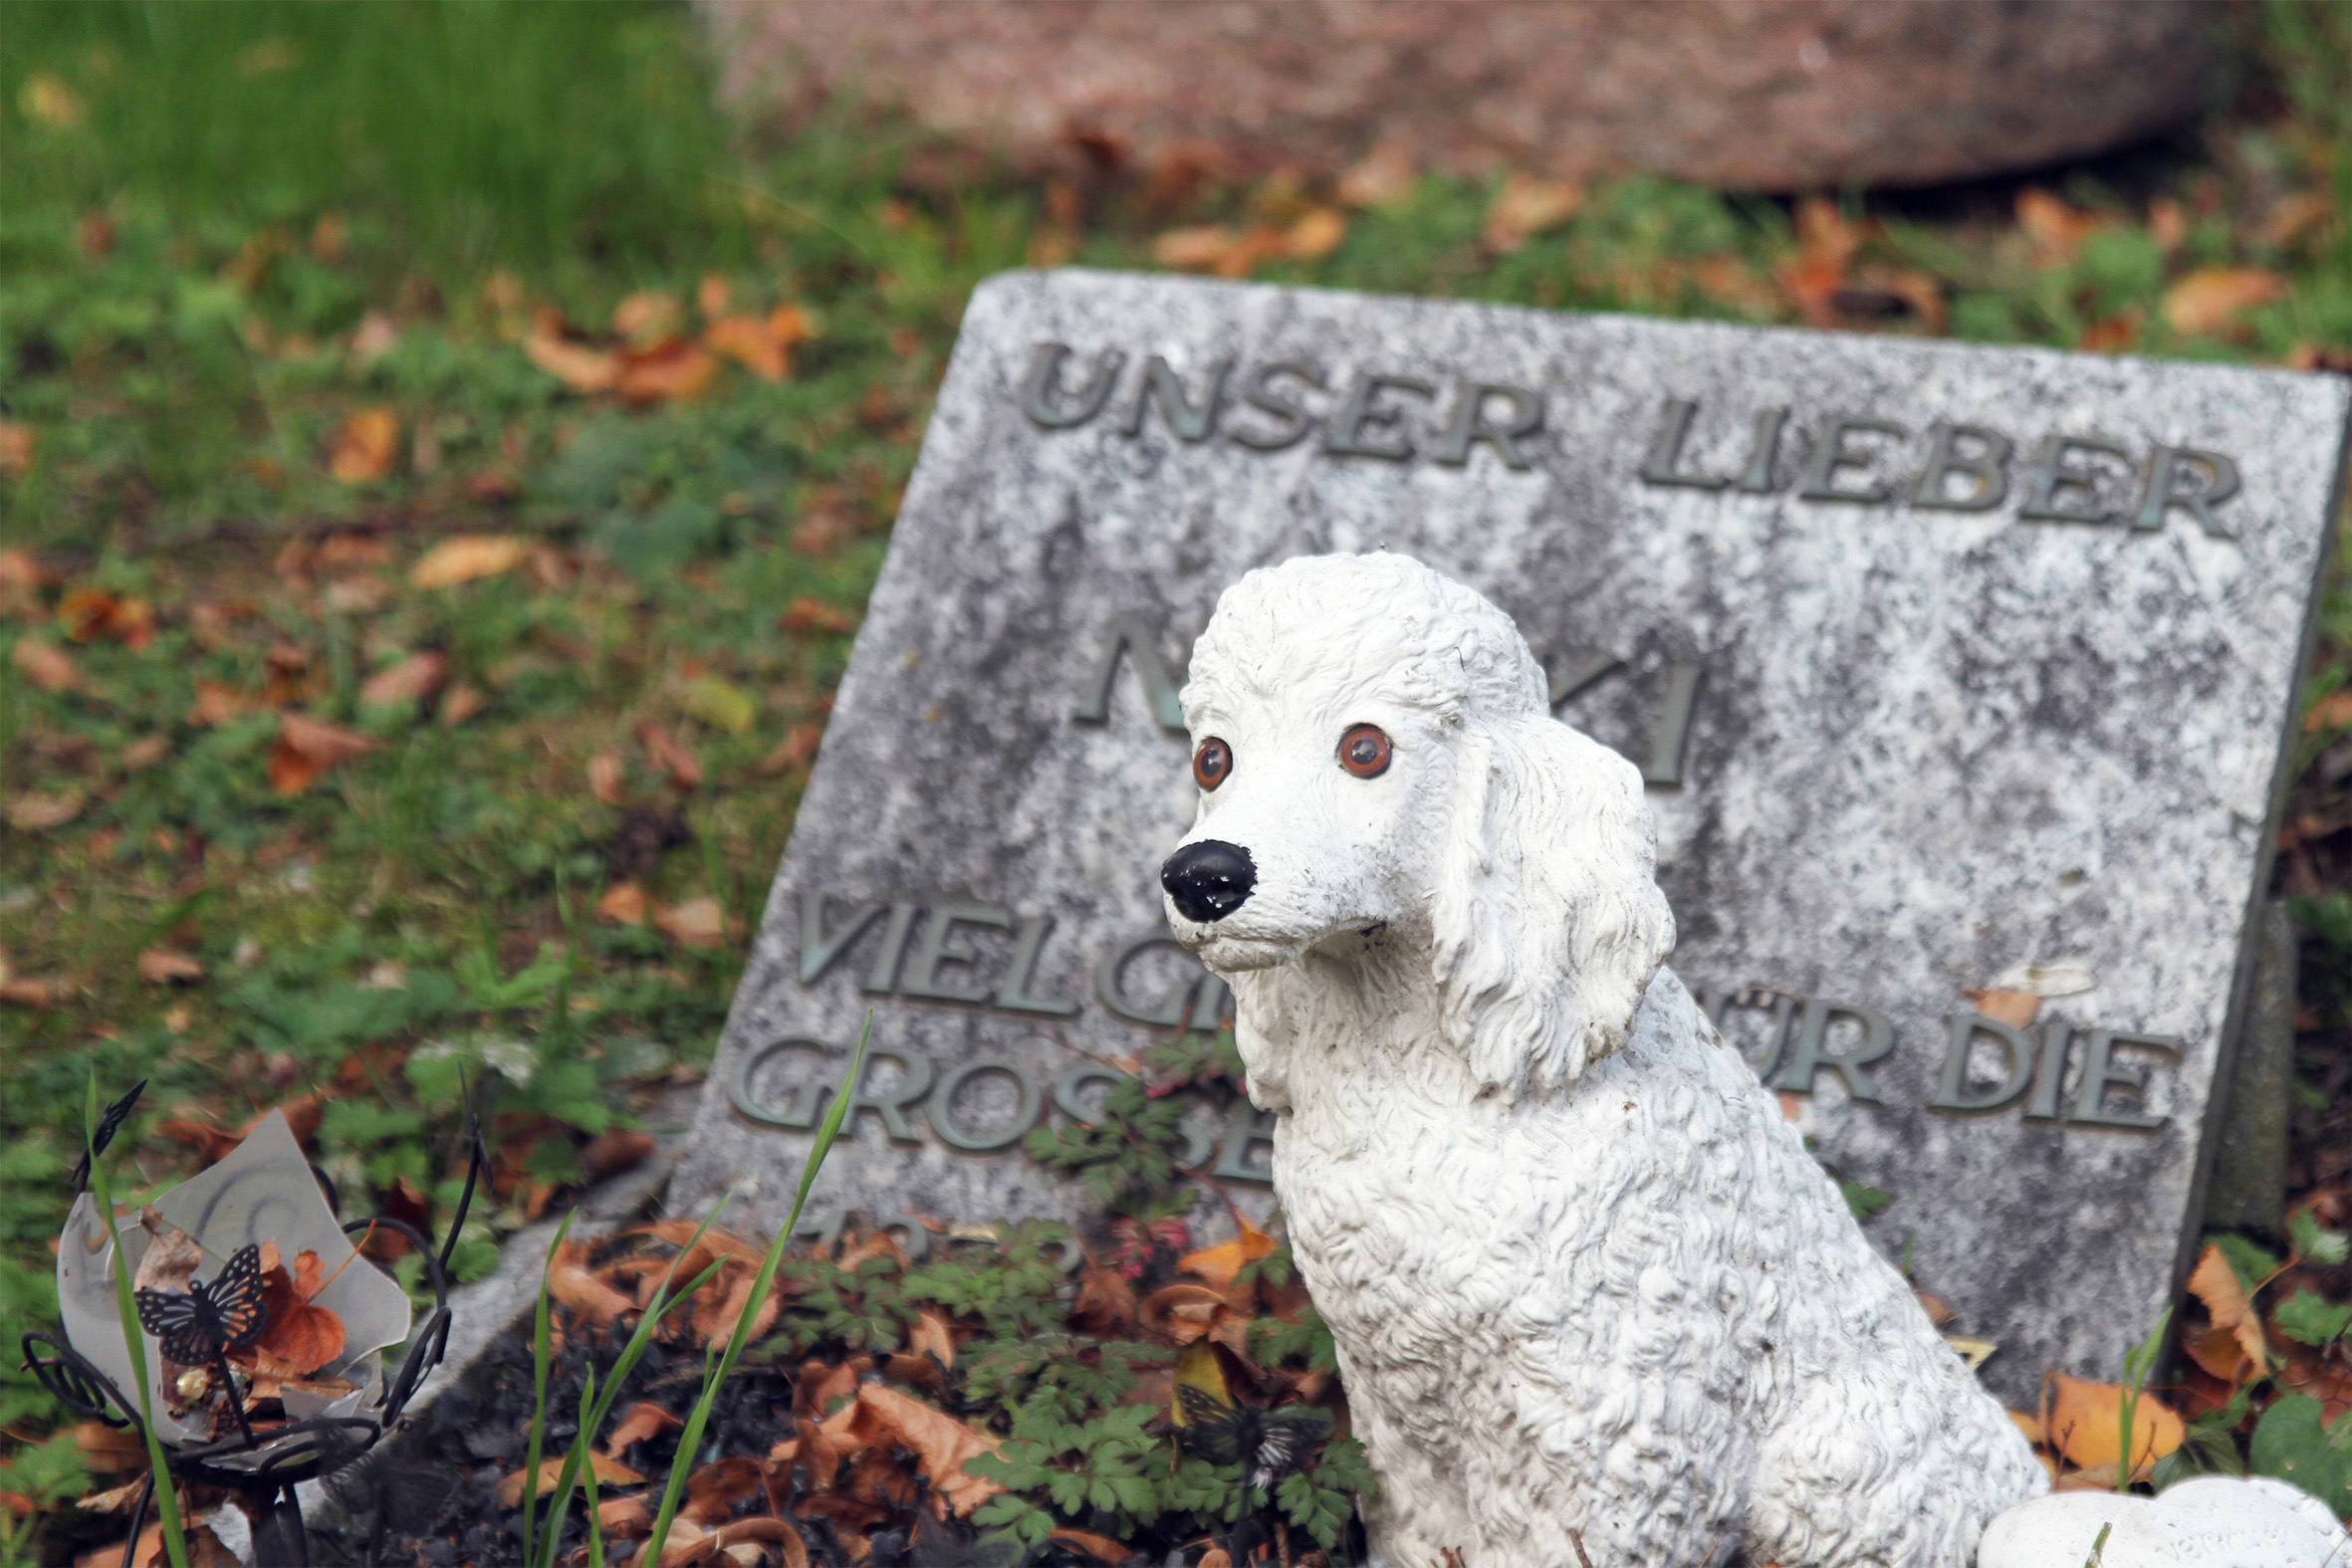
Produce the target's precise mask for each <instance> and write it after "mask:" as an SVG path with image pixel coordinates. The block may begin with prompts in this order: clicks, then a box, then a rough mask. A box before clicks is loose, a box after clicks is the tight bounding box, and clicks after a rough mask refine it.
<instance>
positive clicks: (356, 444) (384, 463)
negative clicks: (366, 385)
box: [327, 407, 400, 485]
mask: <svg viewBox="0 0 2352 1568" xmlns="http://www.w3.org/2000/svg"><path fill="white" fill-rule="evenodd" d="M399 450H400V419H399V416H398V415H397V414H394V413H393V412H392V411H391V410H390V409H389V408H381V407H376V408H360V409H355V410H353V413H352V414H351V415H350V416H349V417H347V418H346V419H345V420H344V422H343V424H342V425H341V426H340V427H338V428H337V430H336V432H335V441H334V443H333V445H332V446H330V447H329V449H328V453H327V471H328V472H329V473H331V474H333V475H334V476H335V477H336V478H337V479H338V480H340V481H341V482H342V483H344V484H347V485H372V484H374V483H376V481H378V480H380V479H382V478H383V477H384V476H385V475H386V474H389V473H390V472H391V471H392V459H393V458H394V457H395V456H396V455H398V453H399Z"/></svg>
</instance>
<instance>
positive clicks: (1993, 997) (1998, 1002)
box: [1961, 991, 2041, 1029]
mask: <svg viewBox="0 0 2352 1568" xmlns="http://www.w3.org/2000/svg"><path fill="white" fill-rule="evenodd" d="M1961 995H1962V996H1964V997H1966V998H1968V999H1969V1001H1970V1002H1972V1003H1974V1004H1976V1008H1977V1010H1978V1011H1979V1012H1981V1013H1983V1014H1984V1015H1985V1016H1986V1017H1989V1018H1991V1019H1993V1020H1994V1021H1995V1022H1997V1023H2005V1024H2007V1025H2008V1026H2009V1027H2010V1028H2013V1029H2021V1028H2023V1027H2025V1025H2027V1024H2028V1023H2031V1022H2032V1021H2033V1020H2034V1019H2035V1018H2037V1017H2039V1016H2040V1015H2041V998H2039V997H2037V996H2035V995H2034V994H2033V993H2032V992H2030V991H1964V992H1962V993H1961Z"/></svg>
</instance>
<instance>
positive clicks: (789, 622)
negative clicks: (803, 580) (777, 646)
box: [776, 593, 857, 637]
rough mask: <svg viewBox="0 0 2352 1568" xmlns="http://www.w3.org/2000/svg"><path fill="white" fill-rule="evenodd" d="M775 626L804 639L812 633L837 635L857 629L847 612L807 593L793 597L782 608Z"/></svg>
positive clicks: (853, 619) (854, 621) (855, 623)
mask: <svg viewBox="0 0 2352 1568" xmlns="http://www.w3.org/2000/svg"><path fill="white" fill-rule="evenodd" d="M776 624H777V625H779V626H781V627H782V628H783V629H784V630H786V631H790V632H798V633H799V634H800V635H802V636H804V637H805V636H808V635H809V634H811V633H812V632H820V631H826V632H833V633H836V634H838V633H842V632H849V631H854V630H856V629H857V622H856V620H855V618H854V617H852V616H851V615H850V613H849V612H848V611H847V610H845V609H842V608H841V607H840V606H838V605H835V604H827V603H826V602H825V601H824V600H823V599H821V598H817V597H815V596H814V595H812V594H807V593H797V594H795V595H793V598H792V601H791V602H790V603H788V604H786V605H785V606H784V613H783V614H782V615H779V616H778V617H777V618H776Z"/></svg>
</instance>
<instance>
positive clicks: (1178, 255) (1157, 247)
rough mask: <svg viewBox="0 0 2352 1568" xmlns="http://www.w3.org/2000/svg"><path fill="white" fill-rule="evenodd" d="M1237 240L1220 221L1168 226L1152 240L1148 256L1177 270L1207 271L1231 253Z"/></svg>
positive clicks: (1232, 232)
mask: <svg viewBox="0 0 2352 1568" xmlns="http://www.w3.org/2000/svg"><path fill="white" fill-rule="evenodd" d="M1237 239H1238V236H1236V235H1235V233H1234V231H1233V230H1231V229H1229V228H1227V227H1225V226H1224V225H1223V224H1203V225H1200V226H1198V227H1195V228H1188V229H1170V230H1168V232H1167V233H1165V234H1162V235H1161V236H1160V237H1159V238H1158V239H1156V240H1154V241H1152V244H1151V259H1152V260H1153V261H1155V262H1157V263H1159V264H1160V265H1161V266H1162V267H1173V268H1176V269H1177V270H1178V271H1181V272H1208V271H1210V270H1211V269H1213V268H1215V267H1216V266H1218V264H1219V263H1221V262H1222V261H1224V259H1225V258H1226V256H1227V255H1228V254H1230V253H1231V252H1232V250H1233V248H1234V246H1235V244H1236V242H1237Z"/></svg>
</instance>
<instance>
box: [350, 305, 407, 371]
mask: <svg viewBox="0 0 2352 1568" xmlns="http://www.w3.org/2000/svg"><path fill="white" fill-rule="evenodd" d="M399 341H400V329H399V328H398V327H396V326H394V325H393V324H392V319H391V318H390V317H388V316H386V315H384V313H383V312H381V311H369V312H368V313H367V314H366V315H365V316H362V317H360V318H359V325H358V326H357V327H356V328H354V329H353V331H352V346H351V355H352V367H353V369H355V370H364V369H366V368H367V367H368V366H369V365H372V364H373V363H375V361H376V360H378V359H381V358H382V357H383V356H384V355H385V354H387V353H390V352H391V351H392V349H393V348H395V347H397V346H398V345H399Z"/></svg>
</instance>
